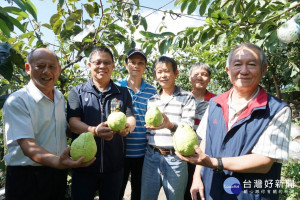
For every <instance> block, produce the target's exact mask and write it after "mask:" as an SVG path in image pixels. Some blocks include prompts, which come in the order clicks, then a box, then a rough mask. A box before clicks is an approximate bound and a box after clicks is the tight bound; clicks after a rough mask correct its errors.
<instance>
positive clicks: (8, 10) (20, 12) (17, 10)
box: [1, 6, 28, 18]
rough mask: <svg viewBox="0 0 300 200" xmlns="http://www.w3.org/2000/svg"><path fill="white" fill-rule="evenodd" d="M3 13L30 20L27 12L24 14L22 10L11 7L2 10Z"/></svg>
mask: <svg viewBox="0 0 300 200" xmlns="http://www.w3.org/2000/svg"><path fill="white" fill-rule="evenodd" d="M1 11H5V12H9V13H12V14H15V15H19V16H22V17H24V18H28V14H27V13H26V12H24V11H23V10H21V9H20V8H16V7H10V6H9V7H4V8H1Z"/></svg>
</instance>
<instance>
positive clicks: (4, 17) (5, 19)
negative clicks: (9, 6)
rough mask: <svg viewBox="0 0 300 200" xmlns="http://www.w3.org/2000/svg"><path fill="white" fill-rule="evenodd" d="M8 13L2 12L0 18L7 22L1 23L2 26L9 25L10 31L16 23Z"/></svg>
mask: <svg viewBox="0 0 300 200" xmlns="http://www.w3.org/2000/svg"><path fill="white" fill-rule="evenodd" d="M8 16H9V15H8V14H6V13H0V19H2V20H3V21H4V22H5V23H3V24H1V23H0V26H5V25H6V26H7V28H8V29H9V30H10V31H14V25H13V23H12V22H11V21H10V20H9V18H8Z"/></svg>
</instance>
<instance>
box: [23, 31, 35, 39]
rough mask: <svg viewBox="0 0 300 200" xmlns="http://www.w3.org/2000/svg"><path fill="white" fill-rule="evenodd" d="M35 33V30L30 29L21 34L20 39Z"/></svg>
mask: <svg viewBox="0 0 300 200" xmlns="http://www.w3.org/2000/svg"><path fill="white" fill-rule="evenodd" d="M33 34H34V31H29V32H27V33H24V34H22V35H20V39H24V38H28V37H30V36H32V35H33Z"/></svg>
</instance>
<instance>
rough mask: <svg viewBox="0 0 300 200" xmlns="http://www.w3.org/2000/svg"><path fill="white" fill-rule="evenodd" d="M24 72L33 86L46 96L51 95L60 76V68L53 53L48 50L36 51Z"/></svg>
mask: <svg viewBox="0 0 300 200" xmlns="http://www.w3.org/2000/svg"><path fill="white" fill-rule="evenodd" d="M25 70H26V72H27V73H28V74H29V75H30V78H31V80H32V82H33V84H34V85H35V86H36V87H37V88H38V89H39V90H40V91H42V92H43V93H44V94H45V95H46V96H48V97H49V96H51V95H52V94H53V87H54V85H55V83H56V81H57V79H58V77H59V75H60V72H61V66H60V65H59V63H58V60H57V58H56V56H55V55H54V53H53V52H52V51H50V50H48V49H44V48H41V49H36V50H35V51H34V52H33V54H32V58H31V61H30V64H29V63H26V64H25Z"/></svg>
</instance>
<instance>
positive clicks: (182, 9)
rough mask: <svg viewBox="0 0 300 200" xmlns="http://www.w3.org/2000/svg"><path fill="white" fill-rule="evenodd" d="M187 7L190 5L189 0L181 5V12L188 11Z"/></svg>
mask: <svg viewBox="0 0 300 200" xmlns="http://www.w3.org/2000/svg"><path fill="white" fill-rule="evenodd" d="M187 5H188V0H186V1H184V2H183V3H182V4H181V7H180V10H181V12H183V11H184V10H185V9H186V7H187Z"/></svg>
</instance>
